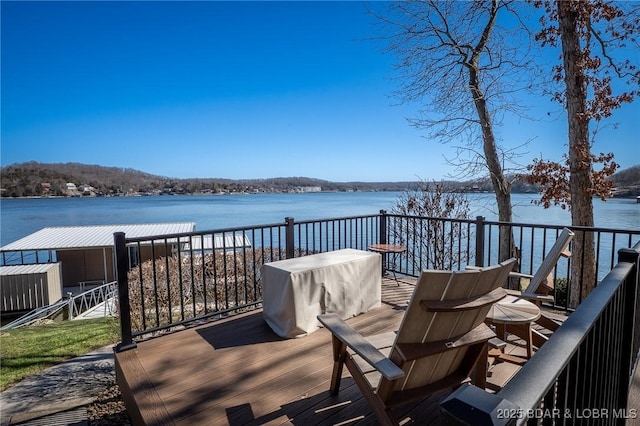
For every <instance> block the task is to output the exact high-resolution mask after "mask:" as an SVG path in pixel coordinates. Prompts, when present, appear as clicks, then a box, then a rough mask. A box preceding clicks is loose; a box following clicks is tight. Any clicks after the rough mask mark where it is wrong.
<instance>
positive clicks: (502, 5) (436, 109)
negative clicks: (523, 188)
mask: <svg viewBox="0 0 640 426" xmlns="http://www.w3.org/2000/svg"><path fill="white" fill-rule="evenodd" d="M515 5H516V4H515V3H514V2H511V1H498V0H493V1H475V2H454V1H446V2H438V1H417V2H399V3H394V4H393V6H392V8H391V10H390V13H389V14H388V15H387V16H384V17H382V16H379V18H380V19H381V20H382V21H383V22H384V23H385V24H387V26H390V27H391V35H388V36H386V37H385V38H386V41H387V43H388V50H389V51H390V52H392V53H395V54H396V55H397V56H398V64H397V71H398V72H399V81H400V89H399V90H398V92H397V95H398V97H399V98H400V99H401V101H402V102H420V105H421V110H420V111H419V113H418V117H415V118H412V119H410V123H411V124H412V125H414V126H416V127H418V128H421V129H425V130H427V131H428V136H427V137H429V138H430V139H433V140H437V141H439V142H443V143H447V142H454V143H456V144H458V145H456V148H457V156H456V158H454V159H450V161H451V162H452V163H454V164H456V165H457V166H459V168H458V170H459V171H460V174H459V177H460V176H463V175H467V177H468V176H471V175H476V176H477V174H478V172H479V171H480V168H482V170H483V171H484V173H483V174H486V173H488V175H489V176H490V178H491V182H492V184H493V189H494V192H495V195H496V201H497V206H498V219H499V220H500V221H502V222H511V221H512V205H511V182H510V181H509V179H508V178H507V176H506V174H505V169H504V163H505V161H509V160H511V159H512V158H511V156H512V155H513V152H510V151H508V150H505V149H503V148H501V146H500V145H499V143H498V138H497V137H496V132H495V127H496V126H499V125H500V124H501V121H502V119H503V118H504V116H505V115H507V114H518V115H524V109H523V106H521V105H519V101H518V99H517V95H518V93H519V91H521V90H523V89H526V88H529V87H531V86H533V84H532V81H531V80H532V79H533V77H532V76H535V75H536V74H535V73H532V72H531V67H532V65H531V62H532V61H531V57H530V56H529V51H528V49H527V47H526V46H527V43H526V42H527V40H528V39H529V38H528V37H525V38H524V39H525V41H524V43H523V42H522V39H523V38H522V34H521V33H516V32H515V31H521V30H522V29H523V28H524V25H520V18H519V16H518V14H517V13H516V10H514V8H513V7H514V6H515ZM499 16H504V19H505V21H508V22H509V27H499V26H498V22H499V20H498V17H499ZM516 40H517V41H518V43H516ZM507 232H510V231H509V228H508V227H504V229H501V238H500V242H501V247H500V258H501V260H504V259H506V258H508V257H511V256H513V255H514V254H515V247H514V246H513V239H512V238H510V233H507Z"/></svg>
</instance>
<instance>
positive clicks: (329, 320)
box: [318, 314, 404, 380]
mask: <svg viewBox="0 0 640 426" xmlns="http://www.w3.org/2000/svg"><path fill="white" fill-rule="evenodd" d="M318 321H320V323H322V325H324V326H325V327H326V329H327V330H329V331H330V332H331V334H333V336H334V337H335V338H337V339H339V340H340V341H341V342H342V343H344V344H345V345H347V346H348V347H349V348H351V349H352V350H353V351H354V352H355V353H357V354H358V355H360V356H361V357H362V359H364V360H365V361H366V362H367V363H368V364H369V365H371V366H372V367H373V368H375V369H376V370H377V371H378V372H380V374H382V375H383V376H384V377H385V378H386V379H388V380H397V379H399V378H401V377H404V371H402V369H401V368H400V367H398V366H397V365H396V364H394V363H393V361H391V360H390V359H389V358H387V357H386V356H384V354H383V353H382V352H380V351H379V350H378V349H377V348H376V347H375V346H373V345H372V344H371V343H369V341H367V339H365V338H364V337H362V336H361V335H360V334H359V333H358V332H357V331H355V330H354V329H353V328H351V327H350V326H349V325H348V324H347V323H346V322H344V321H343V320H341V319H340V317H338V316H337V315H336V314H325V315H318Z"/></svg>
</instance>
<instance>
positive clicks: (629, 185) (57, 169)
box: [0, 162, 640, 197]
mask: <svg viewBox="0 0 640 426" xmlns="http://www.w3.org/2000/svg"><path fill="white" fill-rule="evenodd" d="M612 178H613V179H614V180H615V186H616V188H617V192H616V195H620V196H637V195H640V165H638V166H634V167H631V168H629V169H626V170H622V171H620V172H618V173H616V174H615V175H614V176H613V177H612ZM68 183H73V184H75V187H76V189H75V190H73V189H69V188H68V185H67V184H68ZM447 184H448V186H449V187H451V188H452V189H456V190H459V191H465V192H485V191H491V182H490V181H489V179H484V180H481V181H467V182H447ZM417 185H418V182H330V181H326V180H321V179H314V178H308V177H276V178H269V179H245V180H231V179H224V178H199V179H176V178H170V177H166V176H157V175H152V174H149V173H144V172H141V171H139V170H134V169H125V168H119V167H104V166H98V165H87V164H80V163H55V164H47V163H38V162H28V163H21V164H13V165H10V166H7V167H3V168H1V169H0V187H1V189H2V196H3V197H33V196H81V195H85V196H87V195H88V196H96V195H98V196H100V195H126V194H196V193H238V192H295V191H300V190H302V188H311V187H320V188H321V189H322V190H323V191H404V190H407V189H413V188H415V187H416V186H417ZM512 190H513V192H514V193H518V192H526V193H535V192H537V188H536V187H534V186H531V185H528V184H526V183H523V182H518V181H515V182H514V183H513V187H512Z"/></svg>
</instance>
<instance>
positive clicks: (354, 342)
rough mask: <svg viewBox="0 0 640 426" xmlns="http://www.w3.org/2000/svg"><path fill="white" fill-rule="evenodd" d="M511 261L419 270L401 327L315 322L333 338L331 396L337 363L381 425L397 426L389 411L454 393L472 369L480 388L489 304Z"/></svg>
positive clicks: (332, 319) (330, 319) (326, 318)
mask: <svg viewBox="0 0 640 426" xmlns="http://www.w3.org/2000/svg"><path fill="white" fill-rule="evenodd" d="M515 261H516V260H515V259H510V260H508V261H505V262H503V263H501V264H499V265H495V266H490V267H486V268H479V269H476V270H465V271H455V272H451V271H434V270H431V271H423V272H422V274H421V276H420V279H419V280H418V283H417V284H416V288H415V290H414V292H413V295H412V297H411V300H410V302H409V305H408V307H407V311H406V313H405V314H404V317H403V319H402V322H401V324H400V328H399V329H398V331H397V332H395V333H386V334H382V335H377V336H370V337H367V338H365V337H363V336H361V335H360V334H358V333H357V332H356V331H355V330H353V329H352V328H351V327H350V326H349V325H348V324H346V323H345V322H344V321H342V320H340V318H338V317H337V316H336V315H321V316H319V317H318V319H319V320H320V322H322V324H324V325H325V326H326V327H327V329H329V331H331V333H332V341H333V358H334V365H333V374H332V377H331V388H330V390H331V392H332V393H337V392H338V391H339V389H340V379H341V376H342V369H343V366H345V365H346V367H347V368H348V370H349V372H350V373H351V375H352V377H353V379H354V381H355V383H356V384H357V385H358V387H359V388H360V390H361V391H362V393H363V395H364V396H365V398H366V399H367V401H368V402H369V404H370V405H371V407H372V408H373V410H374V412H375V414H376V416H377V418H378V421H379V422H380V423H381V424H383V425H397V424H398V420H397V419H396V417H395V416H394V415H393V412H392V409H393V408H394V407H395V406H398V405H401V404H404V403H407V402H410V401H415V400H420V399H423V398H425V397H427V396H428V395H430V394H432V393H434V392H437V391H440V390H444V389H453V388H456V387H458V386H459V385H461V384H462V383H463V382H465V381H466V380H467V379H468V378H469V377H470V376H471V374H472V372H473V371H474V370H476V374H475V377H476V384H477V385H478V386H481V387H484V384H485V380H486V368H487V352H488V344H487V341H488V340H489V339H491V338H493V337H495V334H494V333H493V331H491V329H490V328H489V327H488V326H487V325H486V324H485V323H484V321H485V317H486V315H487V312H488V311H489V309H490V307H491V306H492V305H493V304H494V303H495V302H497V301H498V300H500V299H501V298H502V297H504V295H505V294H506V291H505V290H504V289H503V288H502V285H503V284H504V282H505V281H506V279H507V277H508V275H509V272H510V271H511V270H512V269H513V265H514V264H515Z"/></svg>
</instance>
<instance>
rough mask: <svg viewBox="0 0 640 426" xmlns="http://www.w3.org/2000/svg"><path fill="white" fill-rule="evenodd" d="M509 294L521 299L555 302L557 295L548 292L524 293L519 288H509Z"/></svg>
mask: <svg viewBox="0 0 640 426" xmlns="http://www.w3.org/2000/svg"><path fill="white" fill-rule="evenodd" d="M507 294H508V295H509V296H515V297H519V298H520V299H525V300H530V301H533V302H548V303H553V301H554V300H555V297H553V296H550V295H547V294H531V293H526V294H525V293H523V292H521V291H518V290H507Z"/></svg>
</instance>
